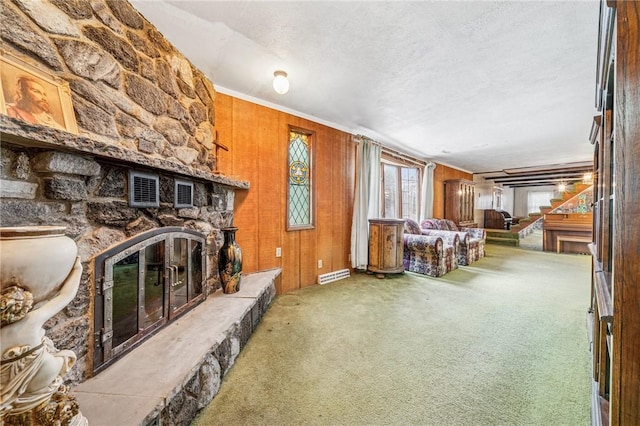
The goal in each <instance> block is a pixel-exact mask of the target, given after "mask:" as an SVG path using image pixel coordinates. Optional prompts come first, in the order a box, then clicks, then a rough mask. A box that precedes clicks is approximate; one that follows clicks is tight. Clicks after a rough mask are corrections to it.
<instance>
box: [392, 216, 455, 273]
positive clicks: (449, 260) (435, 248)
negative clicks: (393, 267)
mask: <svg viewBox="0 0 640 426" xmlns="http://www.w3.org/2000/svg"><path fill="white" fill-rule="evenodd" d="M411 222H413V223H412V224H409V226H407V221H405V229H404V252H403V264H404V269H405V271H409V272H417V273H419V274H424V275H429V276H432V277H441V276H442V275H444V274H446V273H447V272H449V271H451V270H453V269H456V268H457V267H458V260H457V258H456V255H455V250H456V244H457V241H458V240H457V238H454V239H453V240H451V243H448V244H445V243H444V241H443V239H442V238H441V237H437V236H431V235H422V233H421V231H420V227H419V226H417V223H416V222H415V221H411ZM413 224H415V227H413V226H412V225H413Z"/></svg>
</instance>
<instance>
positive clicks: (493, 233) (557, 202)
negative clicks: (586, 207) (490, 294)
mask: <svg viewBox="0 0 640 426" xmlns="http://www.w3.org/2000/svg"><path fill="white" fill-rule="evenodd" d="M592 187H593V184H585V183H575V184H574V190H573V191H570V192H569V191H565V192H563V193H562V198H553V199H551V201H550V203H551V205H549V206H540V212H539V213H529V216H528V217H526V218H524V219H520V221H519V222H518V223H517V224H516V225H512V226H511V229H510V230H508V231H507V230H498V229H492V230H489V229H488V230H486V232H487V242H488V243H494V244H502V245H509V246H514V247H518V246H519V245H520V238H525V237H526V236H527V235H529V234H531V233H532V232H533V231H534V230H535V229H542V222H543V221H544V215H545V213H553V212H555V211H556V210H557V209H558V208H561V207H563V206H564V205H565V204H567V203H568V202H569V201H572V200H573V199H574V198H575V197H577V196H578V195H579V194H581V193H582V192H584V191H585V190H587V189H589V188H592Z"/></svg>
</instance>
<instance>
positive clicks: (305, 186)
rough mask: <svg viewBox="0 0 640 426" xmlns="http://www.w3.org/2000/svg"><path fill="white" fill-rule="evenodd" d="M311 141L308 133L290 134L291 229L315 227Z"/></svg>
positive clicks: (289, 203)
mask: <svg viewBox="0 0 640 426" xmlns="http://www.w3.org/2000/svg"><path fill="white" fill-rule="evenodd" d="M310 139H311V138H310V135H308V134H306V133H302V132H299V131H295V130H291V131H290V132H289V163H288V164H289V183H288V184H289V191H288V196H289V200H288V204H287V207H288V218H287V219H288V225H289V228H296V227H303V228H306V227H310V226H312V225H313V215H312V210H311V209H312V207H313V206H312V202H311V200H312V198H311V195H312V194H311V192H312V188H311V144H310Z"/></svg>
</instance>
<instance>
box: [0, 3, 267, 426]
mask: <svg viewBox="0 0 640 426" xmlns="http://www.w3.org/2000/svg"><path fill="white" fill-rule="evenodd" d="M1 7H2V16H3V21H4V22H3V23H4V25H3V29H2V30H0V36H1V37H2V39H3V43H2V46H1V47H2V51H3V52H8V53H10V54H11V55H13V56H14V57H18V58H20V59H21V60H23V61H24V62H26V63H29V64H30V65H32V66H34V67H37V68H39V69H41V70H43V71H45V72H47V73H50V74H51V75H55V76H56V77H57V78H59V79H61V80H63V81H64V82H66V83H67V84H68V86H69V89H70V94H71V100H72V105H73V110H74V113H75V120H76V121H77V125H78V134H72V133H68V132H66V131H62V130H57V129H54V128H51V127H46V126H42V125H37V124H29V123H27V122H24V121H21V120H19V119H14V118H11V117H8V116H6V115H3V114H0V131H1V137H2V145H1V147H0V150H1V157H0V179H1V180H0V201H1V203H0V218H1V225H2V226H3V227H8V226H26V225H62V226H65V227H66V235H67V236H69V237H71V238H72V239H73V240H74V241H75V242H76V243H77V245H78V249H79V256H80V258H81V261H82V265H83V275H82V280H81V285H80V289H79V290H78V294H77V296H76V298H75V299H74V300H73V302H72V303H71V304H69V305H68V306H67V307H66V308H65V309H64V310H63V311H62V312H61V313H60V314H58V315H56V316H55V317H54V318H52V319H51V320H50V321H49V322H48V323H47V324H46V327H45V328H46V329H47V335H48V336H49V337H50V338H51V339H52V340H53V342H54V343H55V344H56V346H57V347H59V348H65V349H71V350H73V351H74V352H75V353H76V355H77V357H78V362H77V364H76V365H75V366H74V368H73V370H72V372H71V374H70V375H68V376H67V377H66V380H67V382H68V383H69V384H72V385H76V384H78V383H81V382H84V381H85V380H87V379H88V378H90V377H92V376H94V375H96V374H97V375H98V376H99V374H98V373H100V372H101V371H102V370H103V369H105V368H106V367H107V366H109V365H112V364H113V363H114V362H117V361H118V359H119V358H120V357H122V356H123V355H125V354H126V353H127V352H128V351H130V350H131V349H132V348H135V347H137V346H138V345H140V344H141V343H142V342H144V341H146V340H148V339H149V338H151V339H153V338H155V335H156V334H158V333H159V330H160V329H162V328H163V327H167V326H168V325H170V324H172V321H174V320H176V319H180V318H183V317H187V316H188V315H189V312H188V311H189V310H190V309H192V308H197V307H199V306H201V305H205V304H206V303H205V302H208V301H207V299H208V298H211V297H212V296H213V295H214V293H216V290H218V288H219V275H218V270H217V260H218V249H219V248H220V246H221V245H222V243H223V236H222V233H221V231H220V229H221V228H225V227H228V226H231V225H232V224H233V213H234V211H233V208H234V192H235V191H239V190H240V191H243V190H247V189H248V188H249V183H248V182H246V181H243V180H240V179H235V178H230V177H227V176H222V175H219V174H217V173H215V171H216V170H217V169H216V160H217V159H216V157H215V143H216V141H215V135H216V131H215V127H214V126H215V119H214V105H213V99H214V96H215V91H214V89H213V85H212V84H211V82H210V81H209V80H208V79H207V78H206V77H205V76H204V75H203V74H202V73H201V72H200V71H199V70H197V69H196V68H195V67H194V66H193V65H192V64H191V63H190V62H189V61H188V60H187V59H186V58H185V57H184V56H183V55H182V54H180V52H178V51H177V50H176V49H175V48H174V47H173V46H172V45H171V44H170V43H168V42H167V40H166V39H165V38H164V37H163V36H162V35H161V34H160V33H159V32H158V31H157V30H156V29H155V27H154V26H153V25H151V24H150V23H149V22H148V21H146V19H144V17H142V16H141V15H140V14H139V13H138V12H137V11H136V10H135V9H134V8H133V7H132V6H131V5H130V4H129V3H128V2H126V1H122V0H91V1H66V0H50V1H47V0H42V1H39V2H26V1H21V0H13V1H8V0H2V2H1ZM5 97H6V96H5ZM274 294H275V290H269V291H267V293H264V294H263V292H262V291H260V292H257V290H256V293H255V300H256V303H257V305H256V306H258V305H259V308H258V307H256V308H255V309H254V308H251V307H249V308H247V307H246V306H244V305H243V308H242V311H241V317H240V318H238V319H237V320H234V321H237V322H238V324H241V326H239V327H236V328H237V329H238V330H239V331H237V332H233V333H236V335H237V336H239V335H242V336H243V337H242V338H237V337H233V339H232V340H233V341H234V342H236V341H238V339H239V340H240V344H244V342H246V338H248V336H247V333H249V334H250V332H251V331H252V330H253V327H254V326H255V325H256V323H257V320H258V319H259V318H260V316H261V315H262V313H263V312H264V311H265V310H266V307H267V306H268V303H269V302H270V301H271V299H272V298H273V296H274ZM215 303H219V301H216V302H215ZM216 306H217V305H216ZM207 309H209V308H207ZM247 313H248V317H247ZM232 323H234V324H235V322H232ZM242 324H244V326H243V325H242ZM247 330H248V331H247ZM225 333H226V331H225ZM233 333H231V334H233ZM238 333H239V334H238ZM227 334H228V335H229V333H227ZM234 336H235V335H234ZM216 339H218V340H215V339H214V341H213V342H214V343H211V342H209V343H211V344H214V346H215V347H216V348H218V346H219V348H218V349H216V351H217V353H218V358H217V359H218V361H215V362H217V363H218V365H219V368H220V366H222V367H223V368H222V369H223V373H224V371H226V368H227V367H229V366H230V365H231V364H232V363H233V360H232V359H231V360H229V358H230V357H231V352H233V351H231V349H230V348H231V346H233V345H232V343H230V342H231V340H230V341H229V342H227V343H224V342H226V340H220V339H219V338H216ZM234 339H235V340H234ZM234 344H235V343H234ZM220 345H221V346H220ZM225 345H226V346H225ZM227 346H228V347H227ZM225 347H227V349H224V348H225ZM234 353H235V354H236V355H237V351H236V352H234ZM233 356H235V355H233ZM207 362H208V363H209V364H211V362H213V361H211V360H209V361H207ZM209 364H207V365H209ZM189 368H195V369H196V370H195V371H196V372H197V368H199V367H198V365H196V366H195V367H194V366H190V367H189ZM203 368H204V367H203ZM98 376H96V377H98ZM180 380H182V379H180ZM172 389H173V388H172ZM171 392H172V395H173V396H174V397H175V395H178V394H179V391H175V390H172V391H171ZM211 397H212V395H211ZM169 401H170V398H169V397H167V400H166V401H165V402H163V403H162V404H160V405H158V404H156V405H155V406H154V407H157V406H165V405H167V406H168V405H169ZM163 404H164V405H163ZM200 408H201V407H200ZM83 410H84V408H83ZM190 413H191V412H190ZM174 414H175V413H174ZM191 414H192V413H191ZM191 414H189V415H191ZM154 415H156V416H157V415H158V413H157V412H156V413H155V414H153V413H151V414H149V416H146V414H145V416H146V417H145V416H143V418H145V419H146V420H150V419H151V420H153V419H154V417H153V416H154ZM172 415H173V414H167V413H164V414H163V416H164V417H163V418H164V419H165V421H168V422H169V423H172V421H171V420H167V419H171V416H172ZM189 415H186V416H185V417H184V418H182V417H179V416H178V417H177V419H179V420H175V419H174V420H175V421H176V422H179V421H183V420H184V419H188V417H189ZM180 419H181V420H180ZM90 420H91V419H90Z"/></svg>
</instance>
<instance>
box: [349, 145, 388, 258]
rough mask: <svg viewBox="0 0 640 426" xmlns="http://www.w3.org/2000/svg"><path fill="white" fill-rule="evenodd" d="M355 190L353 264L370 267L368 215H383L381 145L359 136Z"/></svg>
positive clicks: (352, 229)
mask: <svg viewBox="0 0 640 426" xmlns="http://www.w3.org/2000/svg"><path fill="white" fill-rule="evenodd" d="M357 139H358V149H357V153H356V193H355V200H354V204H353V221H352V223H351V266H352V267H353V268H355V269H367V264H368V263H369V219H372V218H376V217H379V215H380V154H381V148H380V145H378V144H376V143H375V142H373V141H372V140H370V139H367V138H364V137H357Z"/></svg>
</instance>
